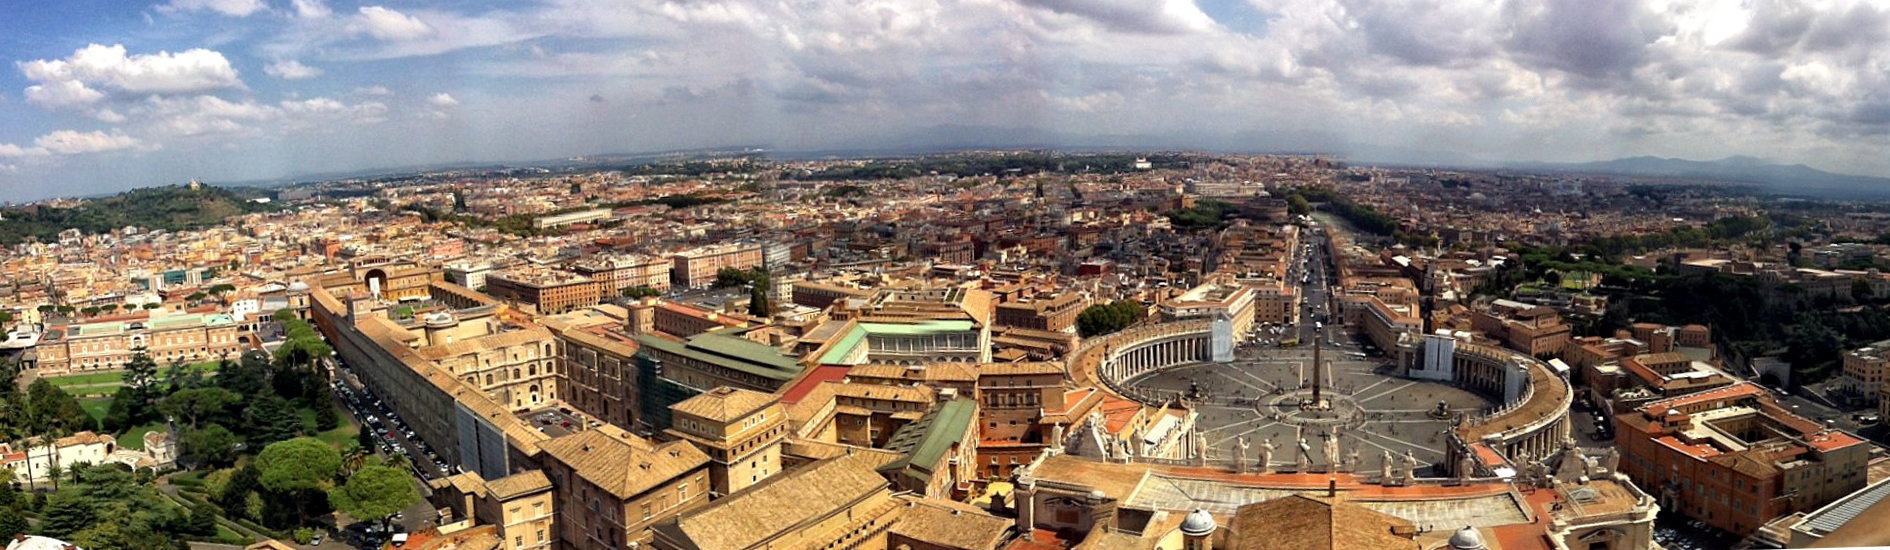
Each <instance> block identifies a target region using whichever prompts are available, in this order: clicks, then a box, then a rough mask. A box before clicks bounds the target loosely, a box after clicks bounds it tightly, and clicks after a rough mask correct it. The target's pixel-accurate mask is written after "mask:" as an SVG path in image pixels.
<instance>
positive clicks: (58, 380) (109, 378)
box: [46, 371, 125, 388]
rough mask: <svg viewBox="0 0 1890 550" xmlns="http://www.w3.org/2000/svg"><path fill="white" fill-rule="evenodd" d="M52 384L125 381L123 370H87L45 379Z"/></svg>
mask: <svg viewBox="0 0 1890 550" xmlns="http://www.w3.org/2000/svg"><path fill="white" fill-rule="evenodd" d="M46 381H47V382H52V385H54V386H59V387H61V388H64V387H70V386H95V385H101V384H120V383H123V382H124V381H125V373H124V371H112V372H88V373H85V374H73V375H67V376H54V377H50V378H47V379H46Z"/></svg>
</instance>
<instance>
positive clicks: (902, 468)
mask: <svg viewBox="0 0 1890 550" xmlns="http://www.w3.org/2000/svg"><path fill="white" fill-rule="evenodd" d="M977 413H978V407H977V404H976V403H974V402H972V401H971V400H970V399H953V400H951V401H947V402H945V403H943V404H941V405H939V406H937V407H934V408H933V409H932V412H930V413H927V414H926V415H925V416H924V417H921V418H919V419H918V420H915V421H913V422H912V423H911V424H906V425H905V426H903V427H900V428H899V431H898V432H894V433H893V436H892V439H890V440H888V441H887V442H886V447H887V448H889V449H892V450H896V451H901V452H904V453H905V456H903V457H900V458H899V460H895V461H892V462H888V463H886V465H884V466H880V467H879V471H881V472H888V471H897V472H899V475H902V476H908V477H911V478H913V479H915V480H917V481H918V482H919V483H921V484H923V483H926V482H929V481H931V479H932V473H933V472H931V468H932V465H934V464H938V461H939V459H941V458H944V457H945V453H947V452H950V451H951V449H952V444H953V443H959V442H962V441H964V440H965V436H966V434H967V432H968V431H969V428H970V427H971V421H972V417H973V416H976V415H977Z"/></svg>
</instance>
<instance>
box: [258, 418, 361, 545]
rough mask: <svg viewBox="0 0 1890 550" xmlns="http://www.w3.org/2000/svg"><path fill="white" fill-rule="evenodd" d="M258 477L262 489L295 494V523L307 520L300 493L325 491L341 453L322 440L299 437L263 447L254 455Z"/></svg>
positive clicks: (335, 470) (339, 468)
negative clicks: (259, 452)
mask: <svg viewBox="0 0 1890 550" xmlns="http://www.w3.org/2000/svg"><path fill="white" fill-rule="evenodd" d="M256 470H257V471H258V472H259V473H260V476H259V477H258V478H257V481H258V482H260V483H261V484H262V486H263V488H265V489H269V490H270V491H274V492H277V493H282V494H288V495H294V497H295V499H296V507H295V512H296V517H297V518H298V524H300V523H302V522H304V521H306V520H307V516H306V515H305V514H304V502H303V498H302V495H303V493H305V492H307V491H315V490H321V491H326V490H327V489H328V488H329V487H331V486H333V485H334V482H335V474H337V473H340V472H341V453H338V452H335V449H334V448H333V447H329V446H328V444H327V443H323V442H322V440H319V439H315V438H312V437H299V438H295V439H291V440H288V441H282V442H278V443H274V444H271V445H269V446H268V447H265V448H263V451H262V454H258V455H256Z"/></svg>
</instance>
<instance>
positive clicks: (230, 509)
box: [204, 462, 262, 520]
mask: <svg viewBox="0 0 1890 550" xmlns="http://www.w3.org/2000/svg"><path fill="white" fill-rule="evenodd" d="M219 471H220V472H221V471H227V470H219ZM215 476H216V474H211V476H209V477H205V478H204V479H205V483H204V485H205V486H206V487H208V486H210V485H212V483H211V479H212V478H213V477H215ZM261 477H262V473H261V472H260V471H258V470H257V469H256V464H255V463H253V462H252V463H250V464H246V465H244V466H243V467H242V468H238V469H236V470H235V471H234V472H233V473H231V474H229V476H228V478H227V480H225V481H223V482H222V483H221V487H220V488H218V489H216V490H213V491H210V493H209V494H210V501H211V502H213V503H215V504H216V505H217V507H218V508H222V509H223V514H224V515H226V516H229V517H233V518H249V519H252V520H255V519H262V514H261V513H254V514H252V513H250V510H249V497H252V496H255V495H256V491H257V490H258V489H261V488H262V484H261V483H260V482H259V481H257V480H258V479H259V478H261Z"/></svg>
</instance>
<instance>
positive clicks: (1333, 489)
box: [1326, 477, 1339, 498]
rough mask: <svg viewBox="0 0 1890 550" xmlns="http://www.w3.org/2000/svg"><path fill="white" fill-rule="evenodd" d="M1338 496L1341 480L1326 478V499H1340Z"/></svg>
mask: <svg viewBox="0 0 1890 550" xmlns="http://www.w3.org/2000/svg"><path fill="white" fill-rule="evenodd" d="M1338 496H1339V478H1337V477H1329V478H1326V497H1327V498H1338Z"/></svg>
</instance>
